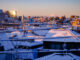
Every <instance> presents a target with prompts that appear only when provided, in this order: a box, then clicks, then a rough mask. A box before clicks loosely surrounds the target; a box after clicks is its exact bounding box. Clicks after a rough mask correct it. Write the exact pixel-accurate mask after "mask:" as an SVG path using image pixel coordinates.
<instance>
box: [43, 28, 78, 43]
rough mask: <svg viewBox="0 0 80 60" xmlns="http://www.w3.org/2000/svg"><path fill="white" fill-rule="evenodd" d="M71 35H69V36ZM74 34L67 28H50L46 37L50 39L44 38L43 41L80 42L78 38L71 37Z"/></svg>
mask: <svg viewBox="0 0 80 60" xmlns="http://www.w3.org/2000/svg"><path fill="white" fill-rule="evenodd" d="M69 36H71V37H69ZM73 36H75V35H74V34H73V33H72V32H71V31H69V30H63V29H51V30H50V31H49V32H48V33H47V35H46V38H52V39H44V41H53V42H54V41H55V42H80V40H79V39H77V38H75V37H73Z"/></svg>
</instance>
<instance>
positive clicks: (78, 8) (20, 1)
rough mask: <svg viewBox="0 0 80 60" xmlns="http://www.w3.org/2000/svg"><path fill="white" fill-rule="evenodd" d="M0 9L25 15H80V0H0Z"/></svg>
mask: <svg viewBox="0 0 80 60" xmlns="http://www.w3.org/2000/svg"><path fill="white" fill-rule="evenodd" d="M0 9H4V10H9V11H10V10H16V11H17V14H18V15H25V16H64V15H65V16H70V15H79V16H80V0H0Z"/></svg>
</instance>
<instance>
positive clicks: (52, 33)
mask: <svg viewBox="0 0 80 60" xmlns="http://www.w3.org/2000/svg"><path fill="white" fill-rule="evenodd" d="M64 36H72V34H70V33H69V31H68V30H64V29H51V30H49V32H48V33H47V35H46V37H64Z"/></svg>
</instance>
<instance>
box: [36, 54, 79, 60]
mask: <svg viewBox="0 0 80 60" xmlns="http://www.w3.org/2000/svg"><path fill="white" fill-rule="evenodd" d="M70 55H71V56H70ZM74 59H76V60H79V59H80V57H78V56H74V55H73V54H66V55H58V54H56V53H54V54H51V55H47V56H44V57H41V58H38V59H35V60H74Z"/></svg>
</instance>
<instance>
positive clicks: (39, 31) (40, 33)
mask: <svg viewBox="0 0 80 60" xmlns="http://www.w3.org/2000/svg"><path fill="white" fill-rule="evenodd" d="M48 31H49V30H35V31H34V33H36V34H38V35H41V36H45V35H46V34H47V33H48Z"/></svg>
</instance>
